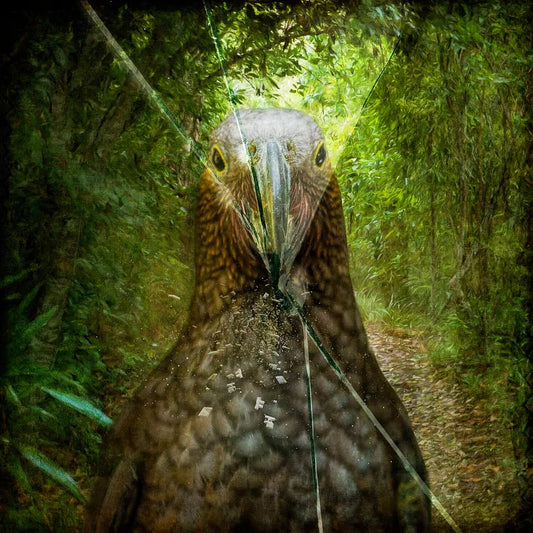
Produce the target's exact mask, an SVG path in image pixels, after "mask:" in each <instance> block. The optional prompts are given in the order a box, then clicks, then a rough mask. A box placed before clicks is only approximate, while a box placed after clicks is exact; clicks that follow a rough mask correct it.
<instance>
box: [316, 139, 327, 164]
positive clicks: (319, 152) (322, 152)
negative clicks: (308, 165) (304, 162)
mask: <svg viewBox="0 0 533 533" xmlns="http://www.w3.org/2000/svg"><path fill="white" fill-rule="evenodd" d="M326 157H327V154H326V147H325V146H324V143H320V144H319V145H318V146H317V149H316V151H315V165H316V166H317V167H318V168H320V167H321V166H322V165H323V164H324V162H325V161H326Z"/></svg>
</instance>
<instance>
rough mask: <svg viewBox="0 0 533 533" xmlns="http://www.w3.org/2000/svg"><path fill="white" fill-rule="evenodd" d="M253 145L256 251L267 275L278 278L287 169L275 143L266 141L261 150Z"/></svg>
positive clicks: (286, 207) (285, 221)
mask: <svg viewBox="0 0 533 533" xmlns="http://www.w3.org/2000/svg"><path fill="white" fill-rule="evenodd" d="M257 148H258V156H259V157H258V158H257V159H256V163H255V164H254V172H255V179H256V180H257V187H258V189H259V195H258V196H260V208H259V210H260V213H259V215H260V216H259V219H256V220H255V223H254V226H255V230H256V232H257V233H258V234H259V235H263V237H264V239H263V240H262V245H261V246H260V248H261V250H260V251H261V253H262V255H263V256H264V259H265V260H267V262H268V265H267V266H268V267H269V270H270V273H271V276H272V277H274V278H279V269H280V263H281V261H282V259H283V256H284V249H285V247H286V240H287V227H288V219H289V207H290V196H291V170H290V166H289V164H288V163H287V160H286V157H285V154H284V152H283V150H282V149H281V147H280V145H279V143H277V142H274V141H270V142H266V143H265V144H264V145H263V146H262V147H261V149H259V147H257ZM257 226H259V227H257ZM273 270H274V271H273ZM276 270H277V272H276Z"/></svg>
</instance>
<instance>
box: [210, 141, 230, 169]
mask: <svg viewBox="0 0 533 533" xmlns="http://www.w3.org/2000/svg"><path fill="white" fill-rule="evenodd" d="M211 161H212V163H213V166H214V167H215V170H216V171H217V172H218V173H219V174H222V172H224V171H225V170H226V167H227V165H226V160H225V159H224V156H223V155H222V150H221V149H220V148H219V147H218V146H213V152H212V154H211Z"/></svg>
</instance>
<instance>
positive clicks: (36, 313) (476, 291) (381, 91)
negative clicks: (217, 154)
mask: <svg viewBox="0 0 533 533" xmlns="http://www.w3.org/2000/svg"><path fill="white" fill-rule="evenodd" d="M92 5H93V7H94V8H95V10H96V12H97V13H98V14H99V15H100V16H101V18H102V20H103V21H104V23H105V24H106V25H107V27H108V28H109V30H110V31H111V33H112V35H113V36H114V37H115V38H116V39H117V41H118V42H119V43H120V45H121V46H122V47H123V48H124V50H125V51H126V53H127V54H128V56H129V57H130V58H131V60H132V61H133V62H134V64H135V65H136V66H137V67H138V68H139V70H140V72H142V74H143V75H144V77H145V78H146V80H147V81H148V83H149V84H150V85H151V86H152V87H153V89H154V90H155V91H157V93H158V95H159V96H160V98H161V100H159V102H164V103H165V105H166V106H168V109H169V110H171V112H172V113H173V114H174V115H175V117H176V120H177V121H178V122H179V124H181V126H182V127H183V129H184V130H185V131H186V133H187V136H188V137H187V138H186V137H183V136H182V135H180V133H179V132H178V131H177V130H176V128H175V127H174V126H173V125H172V124H171V123H170V122H169V120H168V119H167V117H166V116H165V113H164V112H163V111H162V108H161V107H158V105H157V102H158V100H157V99H155V100H154V98H148V97H147V96H146V94H144V93H143V91H142V90H141V89H140V88H139V85H138V83H136V81H135V78H134V77H132V76H131V75H128V73H127V71H126V69H125V68H124V64H123V62H121V61H120V60H119V59H117V57H115V56H114V55H113V53H112V52H111V50H110V48H109V47H108V46H107V45H106V42H105V40H103V39H102V36H101V32H100V30H99V29H98V28H97V27H96V26H95V25H94V24H93V23H91V22H90V20H89V19H88V17H87V16H86V15H85V14H84V12H83V10H82V9H81V8H80V6H79V5H76V4H75V3H71V2H67V3H61V2H59V3H58V2H55V3H53V4H52V3H50V4H49V5H47V4H46V3H44V4H43V3H39V4H38V5H37V4H32V3H29V2H24V1H20V2H17V3H16V4H12V5H9V6H8V7H4V8H3V12H4V14H3V41H4V43H3V48H2V55H1V64H0V68H1V76H2V91H1V106H2V123H1V124H2V127H1V147H0V150H1V165H2V181H1V185H0V191H1V203H2V211H1V216H2V220H1V222H0V225H1V227H2V243H1V250H2V252H1V271H0V290H1V292H2V295H1V297H2V304H1V305H2V355H3V357H2V367H1V374H2V376H1V383H0V386H1V388H0V395H1V396H0V401H1V404H0V409H1V418H0V421H1V422H0V423H1V435H2V436H1V441H0V446H1V450H2V451H1V456H2V458H1V474H0V480H1V481H0V525H1V527H2V530H5V531H39V530H43V531H47V530H53V531H67V530H68V531H72V530H75V529H76V528H78V527H79V525H80V516H81V512H80V508H82V503H81V502H82V501H83V495H85V496H86V495H87V494H88V490H89V487H90V482H91V478H92V473H93V472H94V466H95V464H96V461H97V457H98V448H99V443H100V442H101V435H102V434H103V433H104V432H105V428H106V427H107V426H108V425H109V423H110V418H113V417H114V416H115V415H116V414H117V412H118V411H119V410H120V406H121V405H122V404H123V402H124V400H125V399H126V398H127V397H128V395H130V394H131V392H132V390H133V389H134V388H135V387H136V386H137V385H138V384H139V383H140V381H141V380H142V376H144V375H145V374H146V373H147V371H148V370H149V369H150V368H151V367H153V365H155V364H156V362H157V361H158V360H160V359H161V358H162V357H163V355H164V354H165V353H166V352H167V351H168V349H169V348H170V347H171V346H172V345H173V343H174V342H175V341H176V339H177V337H178V335H179V331H180V326H181V325H182V324H183V322H184V319H185V317H186V315H187V311H188V301H189V299H190V296H191V287H192V284H193V279H194V271H193V269H192V257H193V253H194V242H193V238H192V235H193V227H194V202H195V187H196V183H197V180H198V176H199V174H200V172H201V170H202V165H201V163H200V161H199V160H198V159H197V158H196V156H195V153H194V150H193V149H192V148H191V146H192V145H191V142H190V141H191V140H192V141H194V143H197V145H198V146H199V147H200V149H201V150H203V151H205V149H206V146H207V139H208V136H209V133H210V131H212V129H213V128H214V127H215V126H216V125H217V124H218V123H219V122H221V121H222V120H223V119H224V118H225V117H226V116H227V115H228V114H229V113H230V112H231V103H230V100H229V98H228V93H227V90H226V84H225V80H224V77H223V75H222V72H221V68H220V64H219V61H218V58H217V55H216V50H215V47H214V44H213V39H212V36H211V34H210V33H209V28H208V25H207V19H206V14H205V11H204V7H203V6H202V5H201V4H198V5H197V4H196V3H190V5H188V6H183V7H179V8H176V5H179V4H176V3H170V2H169V3H166V4H165V3H162V2H146V3H144V4H143V3H139V2H129V3H128V2H111V1H102V0H99V1H95V2H94V3H93V4H92ZM211 8H212V13H213V20H214V22H215V24H216V26H217V31H218V33H219V36H220V40H221V44H222V48H223V52H224V55H225V60H226V64H227V69H228V75H229V80H230V82H231V85H232V86H233V89H234V91H235V99H236V102H237V103H238V105H239V106H242V107H265V106H281V107H294V108H297V109H300V110H302V111H304V112H307V113H308V114H310V115H311V116H313V117H314V118H315V119H316V120H317V122H318V123H319V124H320V125H321V126H322V128H323V130H324V132H325V135H326V138H327V142H328V147H329V151H330V154H331V157H332V159H333V162H334V164H336V165H337V175H338V177H339V181H340V184H341V189H342V194H343V201H344V212H345V218H346V224H347V233H348V240H349V245H350V254H351V273H352V279H353V281H354V286H355V289H356V297H357V299H358V302H359V304H360V306H361V308H362V311H363V313H364V316H365V320H366V322H367V323H372V324H378V325H379V327H381V328H389V329H401V330H404V331H416V334H417V335H419V336H420V337H421V338H423V339H424V344H423V346H424V350H425V352H424V356H425V357H426V358H427V359H428V360H429V362H430V364H431V366H432V368H433V369H434V370H435V372H439V373H441V374H444V375H446V376H447V378H448V379H451V380H453V381H454V382H456V383H457V384H458V386H460V387H464V388H467V389H468V391H469V393H470V394H472V395H473V396H474V397H476V398H480V399H490V403H491V406H492V407H491V408H492V409H493V414H494V417H495V418H496V419H497V420H498V424H499V425H500V427H501V428H503V429H504V430H505V431H509V432H510V433H511V438H512V441H513V444H514V454H515V461H516V472H517V475H518V476H519V477H520V481H521V483H522V498H523V502H524V503H523V506H522V512H523V513H525V512H526V507H525V506H526V505H527V501H528V499H529V498H530V497H531V486H530V474H531V448H530V438H529V437H530V432H531V412H532V408H531V392H530V386H531V368H530V362H529V360H528V354H529V353H531V347H532V338H531V316H532V313H533V296H532V293H533V291H532V288H533V278H532V276H533V269H532V265H531V263H532V245H533V227H532V218H531V213H532V178H531V154H532V151H531V133H532V123H531V94H532V93H531V91H532V87H531V68H532V62H531V58H532V48H531V28H532V27H533V17H532V8H531V5H530V3H527V2H498V1H488V2H474V3H472V2H469V3H464V4H463V3H454V2H433V3H428V2H424V3H417V2H393V1H391V2H379V1H372V0H364V1H352V2H333V1H329V0H317V1H313V2H306V1H303V0H302V1H294V2H283V3H280V2H260V1H257V2H254V1H249V2H244V1H240V2H237V1H236V2H225V3H221V2H213V3H212V4H211ZM380 74H381V77H380V78H379V83H377V84H376V86H375V88H374V90H373V91H371V89H372V87H373V85H374V83H375V82H376V80H377V79H378V77H379V76H380ZM104 412H105V413H106V415H107V416H106V415H104V414H103V413H104ZM108 416H109V417H110V418H108ZM438 431H439V429H438V427H435V432H438ZM76 502H80V503H78V504H77V505H73V503H76ZM517 520H518V519H517Z"/></svg>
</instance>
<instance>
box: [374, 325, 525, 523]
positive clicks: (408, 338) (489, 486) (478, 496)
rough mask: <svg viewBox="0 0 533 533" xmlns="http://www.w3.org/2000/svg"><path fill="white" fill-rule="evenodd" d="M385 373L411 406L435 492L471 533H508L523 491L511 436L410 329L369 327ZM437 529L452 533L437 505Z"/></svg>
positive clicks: (409, 408) (488, 409)
mask: <svg viewBox="0 0 533 533" xmlns="http://www.w3.org/2000/svg"><path fill="white" fill-rule="evenodd" d="M367 332H368V335H369V339H370V342H371V344H372V346H373V348H374V351H375V353H376V357H377V359H378V361H379V364H380V367H381V369H382V370H383V373H384V374H385V376H386V377H387V379H388V380H389V381H390V383H391V384H392V385H393V386H394V388H395V389H396V392H397V393H398V395H399V396H400V398H401V399H402V401H403V402H404V405H405V406H406V408H407V410H408V412H409V416H410V418H411V421H412V423H413V428H414V431H415V433H416V436H417V438H418V442H419V444H420V448H421V450H422V454H423V456H424V459H425V461H426V466H427V469H428V472H429V479H430V488H431V490H432V492H433V494H434V495H435V496H436V497H437V498H438V499H439V501H440V502H441V504H442V505H443V506H444V508H445V509H446V510H447V511H448V513H449V514H450V515H451V516H452V517H453V519H454V520H455V521H456V522H457V524H458V525H459V527H460V528H461V529H462V531H464V532H465V533H467V532H492V533H496V532H499V531H503V528H504V525H505V524H506V522H507V521H508V520H510V519H511V518H512V517H513V516H514V514H515V513H516V511H517V509H518V505H519V486H518V481H517V470H516V463H515V460H514V453H513V446H512V442H511V434H510V431H507V430H505V429H504V428H502V427H501V426H502V424H501V423H499V421H498V419H497V417H495V416H494V415H492V414H491V410H490V405H489V400H483V402H481V401H479V400H474V398H473V397H468V395H467V393H466V392H465V391H464V390H463V389H462V388H460V387H459V386H458V385H457V384H455V383H453V382H452V381H451V380H450V379H448V378H447V377H446V376H445V375H444V373H443V372H439V371H436V370H435V368H433V367H432V366H431V363H430V360H429V357H428V354H427V353H426V349H425V347H424V344H423V342H422V340H421V339H420V338H419V337H417V336H416V335H412V334H411V333H410V332H409V330H399V329H396V330H391V331H384V330H383V329H382V328H378V327H376V326H373V325H369V326H368V327H367ZM432 516H433V524H434V525H433V528H432V531H434V532H440V531H443V532H445V531H451V528H449V527H448V526H447V524H446V522H445V520H444V518H443V517H442V516H441V515H440V513H439V512H438V510H437V509H436V508H435V507H433V509H432Z"/></svg>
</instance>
